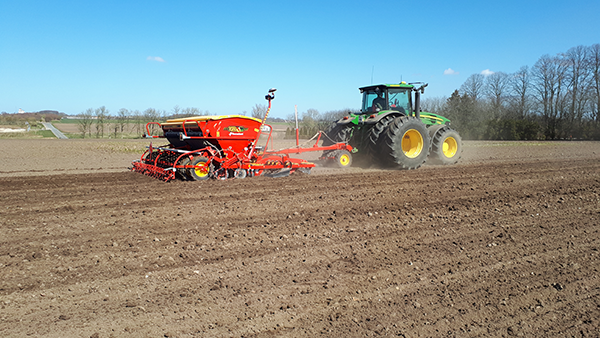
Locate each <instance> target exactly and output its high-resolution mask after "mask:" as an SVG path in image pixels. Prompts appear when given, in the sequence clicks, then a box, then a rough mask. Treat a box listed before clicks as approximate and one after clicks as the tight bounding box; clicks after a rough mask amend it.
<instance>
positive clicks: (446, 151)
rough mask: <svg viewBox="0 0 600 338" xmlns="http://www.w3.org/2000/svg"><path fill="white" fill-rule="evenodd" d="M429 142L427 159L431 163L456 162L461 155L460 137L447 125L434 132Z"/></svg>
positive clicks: (448, 163)
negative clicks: (430, 143) (430, 144)
mask: <svg viewBox="0 0 600 338" xmlns="http://www.w3.org/2000/svg"><path fill="white" fill-rule="evenodd" d="M431 142H432V146H431V154H430V156H429V159H430V161H431V163H433V164H443V165H450V164H456V162H458V160H459V159H460V157H461V156H462V139H461V138H460V135H459V134H458V132H457V131H456V130H454V129H452V128H450V127H448V126H444V127H442V128H440V129H439V130H438V131H437V132H435V134H434V135H433V136H432V140H431Z"/></svg>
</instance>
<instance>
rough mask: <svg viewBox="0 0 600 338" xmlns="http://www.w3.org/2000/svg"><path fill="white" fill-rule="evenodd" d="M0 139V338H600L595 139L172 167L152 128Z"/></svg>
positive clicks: (599, 158) (599, 189)
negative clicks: (275, 167) (377, 158)
mask: <svg viewBox="0 0 600 338" xmlns="http://www.w3.org/2000/svg"><path fill="white" fill-rule="evenodd" d="M0 145H2V146H3V149H5V152H4V153H3V158H2V163H0V185H1V190H0V201H1V205H0V336H3V337H25V336H35V337H39V336H44V337H122V336H130V337H275V336H277V337H279V336H284V337H314V336H330V337H340V336H346V337H365V336H366V337H371V336H399V337H511V336H517V337H598V336H600V271H599V270H600V259H599V255H600V251H599V248H600V233H599V231H600V225H599V224H600V143H593V142H549V143H528V142H520V143H510V142H465V147H464V148H465V149H464V152H463V159H462V160H461V161H460V162H459V164H458V165H454V166H429V165H425V166H423V167H422V168H420V169H418V170H414V171H388V170H377V169H358V168H350V169H347V170H342V169H327V168H322V167H317V168H315V169H314V170H313V173H312V174H311V175H305V174H294V175H291V176H290V177H287V178H267V177H256V178H246V179H243V180H227V181H214V180H211V181H206V182H183V181H173V182H170V183H163V182H160V181H157V180H154V179H151V178H149V177H147V176H143V175H139V174H136V173H132V172H129V171H127V166H128V165H129V163H130V162H131V161H132V160H134V159H136V158H138V157H139V154H138V153H136V152H135V150H134V151H133V152H132V151H131V149H134V148H136V147H139V148H140V149H141V146H142V143H141V142H140V141H113V142H107V141H83V140H0ZM6 149H10V150H11V151H6ZM317 155H318V154H317Z"/></svg>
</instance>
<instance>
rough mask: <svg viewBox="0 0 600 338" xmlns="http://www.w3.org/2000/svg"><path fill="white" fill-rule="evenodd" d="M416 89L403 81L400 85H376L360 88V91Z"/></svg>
mask: <svg viewBox="0 0 600 338" xmlns="http://www.w3.org/2000/svg"><path fill="white" fill-rule="evenodd" d="M414 87H415V86H413V85H411V84H408V83H406V82H404V81H402V82H400V83H383V84H375V85H370V86H364V87H360V88H358V89H360V91H361V92H363V91H365V90H369V89H375V88H381V89H383V88H407V89H412V88H414Z"/></svg>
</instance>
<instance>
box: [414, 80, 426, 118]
mask: <svg viewBox="0 0 600 338" xmlns="http://www.w3.org/2000/svg"><path fill="white" fill-rule="evenodd" d="M427 85H428V83H425V84H423V85H422V86H421V87H419V88H416V89H413V90H414V91H415V111H414V112H413V115H414V116H416V117H417V118H418V119H420V118H421V94H423V93H424V92H425V87H427Z"/></svg>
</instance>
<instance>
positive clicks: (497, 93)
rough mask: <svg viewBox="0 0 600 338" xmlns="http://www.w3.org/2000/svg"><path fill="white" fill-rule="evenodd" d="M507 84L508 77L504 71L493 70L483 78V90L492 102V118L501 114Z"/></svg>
mask: <svg viewBox="0 0 600 338" xmlns="http://www.w3.org/2000/svg"><path fill="white" fill-rule="evenodd" d="M508 86H509V77H508V74H506V73H504V72H495V73H493V74H491V75H489V76H487V77H486V78H485V87H484V92H485V94H486V95H487V97H488V98H489V99H490V101H491V103H492V118H499V117H501V116H502V115H503V113H504V112H503V110H504V109H503V108H504V106H503V104H504V100H505V99H506V95H507V92H508Z"/></svg>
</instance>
